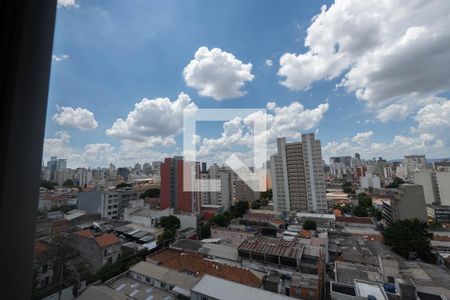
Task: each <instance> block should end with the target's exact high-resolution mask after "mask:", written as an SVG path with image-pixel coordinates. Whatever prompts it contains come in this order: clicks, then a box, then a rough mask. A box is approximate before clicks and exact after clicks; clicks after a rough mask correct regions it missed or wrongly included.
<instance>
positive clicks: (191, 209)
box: [160, 156, 201, 213]
mask: <svg viewBox="0 0 450 300" xmlns="http://www.w3.org/2000/svg"><path fill="white" fill-rule="evenodd" d="M184 168H191V170H193V173H194V174H191V175H194V176H195V177H196V178H184V175H185V174H184ZM192 179H200V164H199V163H195V162H185V161H183V158H182V157H180V156H175V157H174V158H166V159H165V160H164V163H163V164H162V165H161V194H160V199H161V205H160V206H161V209H166V208H169V207H170V208H173V209H175V210H176V211H182V212H187V213H197V212H200V197H201V194H200V192H193V191H185V190H184V183H183V180H192Z"/></svg>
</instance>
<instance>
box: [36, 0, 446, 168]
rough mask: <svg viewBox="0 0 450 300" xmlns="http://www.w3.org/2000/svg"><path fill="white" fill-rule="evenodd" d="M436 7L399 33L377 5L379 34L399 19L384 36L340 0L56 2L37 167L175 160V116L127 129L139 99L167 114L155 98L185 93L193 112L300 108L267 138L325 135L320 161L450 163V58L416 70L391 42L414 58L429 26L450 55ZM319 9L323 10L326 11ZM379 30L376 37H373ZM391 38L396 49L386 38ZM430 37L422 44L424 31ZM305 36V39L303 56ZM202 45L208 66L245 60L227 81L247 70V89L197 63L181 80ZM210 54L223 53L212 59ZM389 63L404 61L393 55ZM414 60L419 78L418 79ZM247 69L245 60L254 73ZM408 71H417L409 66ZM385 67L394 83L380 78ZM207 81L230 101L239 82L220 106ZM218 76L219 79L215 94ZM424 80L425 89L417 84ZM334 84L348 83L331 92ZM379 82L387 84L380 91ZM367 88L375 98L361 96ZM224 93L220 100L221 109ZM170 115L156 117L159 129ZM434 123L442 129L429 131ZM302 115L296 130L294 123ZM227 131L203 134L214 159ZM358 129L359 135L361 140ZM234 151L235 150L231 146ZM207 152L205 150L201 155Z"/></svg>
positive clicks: (282, 115)
mask: <svg viewBox="0 0 450 300" xmlns="http://www.w3.org/2000/svg"><path fill="white" fill-rule="evenodd" d="M338 2H339V1H338ZM350 2H351V1H350ZM368 2H373V1H368ZM394 2H396V1H394ZM399 2H401V1H399ZM435 2H436V3H435V5H442V7H441V8H442V9H441V10H442V11H443V12H442V13H441V14H442V15H437V16H436V17H435V21H433V22H431V21H427V20H422V19H421V18H418V20H417V21H416V22H417V24H414V23H413V24H411V23H410V22H411V21H406V19H409V18H411V17H414V16H415V15H416V14H418V13H419V11H417V10H416V9H415V8H414V7H406V8H405V7H404V5H403V6H402V9H404V10H405V14H406V16H407V17H408V18H406V17H405V21H402V22H400V23H395V24H394V21H393V20H392V16H391V15H390V13H389V11H390V10H391V9H392V7H380V5H378V4H374V8H373V13H374V14H376V13H378V16H380V15H381V17H384V18H385V20H384V21H385V24H388V25H389V24H391V23H390V22H392V28H393V29H390V30H391V32H389V33H386V34H385V33H384V32H381V31H380V32H379V26H378V24H376V23H374V24H372V25H373V26H372V27H371V26H370V24H371V23H370V20H371V19H370V16H369V17H367V16H365V18H366V20H367V19H368V21H367V23H366V22H363V23H361V19H360V18H361V16H360V15H358V12H361V11H367V7H358V5H353V6H351V5H350V6H349V5H345V4H343V3H342V1H341V2H340V3H336V4H334V1H268V0H264V1H261V0H253V1H206V0H205V1H180V0H178V1H83V0H79V1H73V0H60V1H59V6H58V11H57V22H56V31H55V38H54V47H53V53H54V57H53V58H54V59H53V62H52V73H51V80H50V93H49V102H48V112H47V126H46V141H45V144H44V145H45V147H44V158H43V159H44V160H47V159H48V157H49V156H50V155H57V156H59V157H65V158H68V160H69V165H70V166H71V167H76V166H78V165H80V166H81V165H84V166H87V165H90V166H106V165H107V164H109V162H113V163H115V164H116V165H132V164H134V163H135V162H141V163H143V162H146V161H152V160H157V159H160V158H161V157H164V156H166V155H170V154H173V153H178V152H180V151H181V145H182V134H181V130H182V129H180V128H178V129H177V127H176V126H174V129H173V130H172V131H171V132H165V131H166V130H161V131H162V132H161V133H160V132H159V131H158V128H162V127H164V126H165V124H167V123H172V122H173V121H174V120H173V118H166V119H165V120H157V119H158V118H157V116H152V115H151V114H147V115H145V116H143V115H140V114H138V113H139V111H137V112H136V113H137V116H138V117H141V118H142V120H137V119H135V120H134V121H136V122H137V123H135V124H134V123H133V120H126V119H127V115H128V113H130V112H131V111H133V110H136V109H135V104H136V103H140V102H141V100H142V99H143V98H147V99H149V101H150V102H149V103H147V104H148V105H159V104H161V102H151V101H153V100H154V99H157V98H168V99H169V101H170V102H168V103H169V104H170V103H173V102H175V101H176V100H177V98H179V96H178V95H179V94H180V93H185V94H186V95H188V96H187V97H188V98H189V100H186V101H188V102H187V103H190V104H192V105H194V106H195V107H196V108H266V106H267V103H270V102H274V103H275V105H276V107H277V108H283V107H287V106H289V105H291V104H292V103H293V102H295V103H299V104H301V105H302V108H301V109H299V110H298V113H297V114H296V113H295V112H296V111H295V110H294V109H292V110H289V109H288V108H287V109H286V110H287V111H288V112H283V111H282V110H279V111H278V112H277V111H272V115H273V116H274V117H276V116H278V117H279V119H280V120H282V121H280V122H277V121H274V123H270V125H271V126H274V127H277V126H278V127H279V128H278V127H277V128H275V129H274V130H273V134H274V135H280V134H283V133H284V132H283V131H282V130H283V128H286V124H285V123H283V122H286V120H285V119H287V118H292V120H293V121H292V124H291V126H287V129H286V130H287V131H286V136H287V137H288V138H290V139H296V138H298V134H299V133H301V132H314V131H315V132H317V137H318V138H319V139H320V140H321V141H322V146H323V147H324V156H325V157H329V156H331V155H343V154H347V155H350V154H352V153H353V152H355V151H359V152H362V153H363V154H365V155H366V157H368V158H369V157H372V156H384V157H387V158H398V157H401V156H402V155H404V154H411V153H410V152H420V153H424V154H426V155H427V156H428V157H442V156H448V153H449V152H448V149H449V148H448V143H447V136H446V134H445V131H442V132H441V133H437V132H438V131H441V129H442V128H443V127H444V128H445V126H450V125H449V124H448V122H446V120H445V118H446V117H447V113H449V114H450V106H449V105H448V99H447V98H448V90H449V89H450V83H449V82H448V80H443V79H440V78H442V76H443V75H448V72H449V71H446V70H445V69H442V70H441V69H440V68H436V66H439V65H441V64H443V63H445V62H447V60H448V59H449V58H450V55H449V51H443V55H444V56H442V53H441V57H442V59H443V61H440V62H436V61H435V60H431V59H430V60H429V61H428V65H427V67H425V70H424V64H426V63H427V61H424V62H420V61H419V62H418V60H417V58H415V57H414V51H411V53H412V54H411V55H410V56H411V57H408V55H402V52H401V51H402V49H400V46H399V45H398V44H396V43H397V42H396V41H397V40H399V39H402V38H404V39H405V40H406V41H411V38H410V39H408V37H410V36H413V37H414V38H413V39H412V40H413V42H417V43H418V44H417V45H413V46H414V49H420V47H421V45H424V44H425V42H426V41H421V40H420V38H422V35H421V34H422V32H421V31H420V30H417V31H414V32H413V33H414V34H413V33H411V32H412V31H413V30H412V29H411V28H413V29H414V28H425V29H429V30H434V32H437V34H438V36H437V40H433V41H432V42H431V43H430V42H428V44H431V45H429V46H427V47H429V49H424V50H423V51H430V52H431V50H432V49H433V48H432V47H433V46H435V47H438V46H441V47H442V43H444V45H443V46H444V47H446V46H447V45H446V44H445V41H443V40H444V39H445V38H447V36H446V35H448V33H445V32H442V33H441V32H440V31H436V28H438V27H439V25H442V24H438V23H439V20H441V22H445V21H443V20H445V18H446V17H448V15H449V10H448V5H446V4H445V2H442V1H435ZM373 3H376V1H375V2H373ZM333 4H334V5H333ZM369 4H370V3H369ZM323 5H326V8H322V12H321V7H322V6H323ZM332 5H333V6H332ZM364 5H368V4H364ZM398 5H401V3H399V4H398ZM360 6H361V5H360ZM430 6H431V4H430ZM358 9H359V11H358ZM430 9H434V8H433V7H430ZM346 10H348V11H347V12H350V20H347V21H346V22H342V20H341V21H340V19H339V18H342V16H343V15H344V13H345V12H346ZM352 13H353V14H354V15H353V17H352ZM369 13H370V11H369ZM318 15H320V16H319V17H318V18H315V19H313V18H314V17H315V16H318ZM352 18H353V19H352ZM319 21H320V22H319ZM378 22H379V21H378ZM395 22H399V21H395ZM344 23H345V24H344ZM346 23H348V24H346ZM343 24H344V25H346V26H348V27H345V26H344V25H343ZM361 24H362V25H361ZM394 25H395V26H394ZM327 26H328V28H327ZM341 27H342V28H341ZM394 27H395V28H394ZM308 28H310V31H308V32H307V29H308ZM408 29H410V30H408ZM352 31H354V32H352ZM368 33H369V34H368ZM372 33H373V36H374V38H373V39H371V38H370V37H371V36H372ZM439 34H441V36H439ZM325 36H328V37H325ZM391 36H396V39H392V40H390V38H391ZM423 36H424V38H425V36H426V34H425V33H423ZM305 39H306V40H309V42H307V43H309V44H308V45H307V46H305ZM349 40H350V42H349ZM330 43H331V44H330ZM330 45H331V46H333V45H334V48H335V49H334V51H336V49H337V50H338V51H336V53H334V52H333V51H331V50H330V51H331V52H329V53H328V52H327V51H328V50H324V49H327V46H328V48H330V49H331V48H332V47H331V46H330ZM201 47H206V48H207V49H206V51H207V52H206V54H207V55H210V56H211V57H214V55H218V56H221V55H222V56H221V57H225V56H223V55H225V54H226V55H228V54H229V55H232V56H234V58H233V57H230V56H227V58H225V59H229V60H230V62H234V63H236V64H237V65H236V68H235V69H231V70H230V72H234V71H236V72H241V73H239V74H241V75H242V72H243V70H244V68H245V66H247V75H246V76H247V79H242V78H244V77H245V76H244V75H242V76H244V77H242V78H241V77H239V76H241V75H236V74H238V73H233V74H234V75H230V74H228V73H226V72H225V71H224V74H223V76H224V78H225V79H221V78H218V76H219V75H217V74H216V75H210V74H207V72H208V70H211V69H206V70H205V69H199V68H195V67H194V65H191V66H192V68H191V69H190V70H191V74H190V75H186V74H184V73H183V70H185V68H187V66H188V65H189V64H190V62H191V60H194V55H195V54H196V52H197V51H199V49H200V48H201ZM389 47H390V48H389ZM213 48H218V49H220V50H218V51H219V52H214V53H215V54H213V51H212V49H213ZM386 49H387V50H386ZM447 50H448V49H447ZM383 51H384V52H383ZM395 51H397V52H398V53H395ZM289 53H291V54H292V55H291V56H290V57H288V56H289V55H288V54H289ZM392 53H394V54H396V55H397V56H396V57H395V56H393V57H391V56H392V55H391V54H392ZM389 55H391V56H389ZM417 55H420V53H417ZM282 57H284V58H286V59H285V61H284V62H281V61H280V58H282ZM422 57H423V56H422ZM390 59H395V60H394V63H393V64H390V65H386V64H385V63H384V62H386V61H389V60H390ZM402 59H405V60H407V59H409V60H410V62H411V64H412V65H411V68H409V69H407V70H404V72H403V73H402V72H400V71H398V72H397V70H398V69H394V68H391V69H390V66H393V65H395V63H397V62H398V63H400V60H402ZM267 60H270V61H271V62H272V63H271V65H269V64H270V63H268V62H267ZM449 61H450V60H449ZM377 62H378V65H376V63H377ZM415 63H417V66H416V68H417V69H414V64H415ZM248 64H251V69H250V71H248ZM370 64H375V65H370ZM433 64H435V65H433ZM367 65H370V66H369V67H370V68H369V67H367ZM403 65H408V66H409V65H410V64H408V61H406V64H405V62H403V63H402V66H403ZM218 67H219V68H220V63H219V65H218ZM428 68H429V72H428ZM374 69H376V70H379V74H373V73H374V71H373V70H374ZM384 70H385V71H386V72H387V73H386V74H388V75H387V76H384V75H383V71H384ZM419 71H420V72H423V73H424V74H423V75H421V76H422V77H423V78H413V79H414V80H413V79H411V82H407V83H405V80H404V78H405V76H406V77H408V76H410V75H409V74H415V73H414V72H419ZM446 72H447V73H446ZM396 73H398V74H396ZM436 73H437V74H436ZM382 75H383V78H385V77H386V78H387V79H386V80H388V79H389V76H392V78H390V79H389V82H387V83H386V82H382V81H380V80H378V79H376V78H378V77H381V76H382ZM187 76H189V78H187ZM229 76H231V77H233V76H234V77H233V78H234V79H233V78H231V77H229ZM236 76H237V77H236ZM412 77H414V76H413V75H411V78H412ZM416 77H417V76H416ZM419 77H420V76H419ZM447 77H449V76H447ZM230 78H231V79H230ZM374 78H375V79H374ZM397 79H401V80H399V81H398V84H397V85H395V86H392V87H391V86H389V84H391V83H392V85H393V82H396V80H397ZM205 80H206V81H208V82H207V83H205V84H208V86H209V87H212V88H213V89H215V91H218V90H219V87H218V86H219V85H220V86H222V87H225V90H227V91H228V90H232V87H230V89H228V88H227V87H226V85H227V84H232V83H238V84H239V83H240V84H241V85H240V88H239V89H238V90H237V91H235V93H234V95H231V96H230V93H228V94H226V95H223V96H220V93H222V94H223V91H222V92H216V94H214V92H212V93H210V95H209V96H208V95H204V94H205V93H206V94H208V92H204V93H203V95H201V94H202V92H201V87H200V86H202V84H204V83H203V82H202V81H205ZM214 80H216V81H219V82H218V83H217V84H216V82H215V81H214ZM233 80H234V81H233ZM240 80H241V81H240ZM420 80H421V82H425V83H426V84H425V83H424V84H423V86H422V85H421V84H417V81H420ZM189 81H191V83H190V84H189ZM344 81H345V83H344ZM406 81H408V80H406ZM433 81H434V82H433ZM283 82H284V83H283ZM430 82H431V83H430ZM338 84H341V86H340V87H336V85H338ZM382 84H385V85H386V87H385V86H384V85H383V86H382V87H380V85H382ZM361 89H362V90H365V91H366V92H367V93H365V94H364V95H361V94H358V93H359V92H358V91H361ZM236 93H240V94H239V95H236ZM211 95H212V96H211ZM217 95H219V96H217ZM372 95H375V96H372ZM221 97H224V98H223V99H220V100H218V99H217V98H221ZM215 98H216V99H215ZM168 103H166V104H168ZM180 103H181V102H180ZM325 104H326V105H327V107H326V108H324V107H323V106H321V108H320V109H319V110H320V112H317V111H314V110H315V109H318V107H319V105H325ZM142 107H144V105H143V106H142ZM77 108H79V109H78V110H77ZM310 111H312V112H311V113H309V112H310ZM289 112H293V113H292V114H290V113H289ZM301 112H304V114H300V113H301ZM269 113H270V112H269ZM436 113H437V114H436ZM164 116H165V115H163V114H161V119H164V118H163V117H164ZM176 116H178V115H174V118H175V117H176ZM436 116H437V117H438V119H439V118H441V119H442V120H441V122H440V123H439V122H437V124H436V122H434V123H433V122H431V123H433V124H430V120H434V119H435V117H436ZM138 117H136V118H138ZM298 118H301V119H302V120H297V121H296V119H298ZM309 118H311V119H309ZM117 119H123V120H125V121H126V122H128V121H130V122H131V123H133V124H132V125H133V128H131V125H130V124H131V123H127V124H128V128H127V129H126V133H125V132H124V131H123V130H122V129H123V128H122V129H120V130H122V131H120V130H119V131H120V132H119V131H118V127H117V128H116V127H114V128H113V124H114V123H115V122H116V120H117ZM283 120H284V121H283ZM83 122H84V124H83ZM86 122H87V123H86ZM288 123H289V122H288ZM277 124H278V125H277ZM283 124H284V125H283ZM135 125H136V126H135ZM138 125H139V126H141V127H139V126H138ZM223 125H224V124H223V123H217V124H203V125H200V126H199V127H200V128H199V134H200V135H201V138H209V139H211V140H214V139H216V141H215V143H214V145H215V146H216V148H211V149H209V148H208V147H207V146H205V147H206V148H205V149H204V153H205V159H207V160H210V161H214V160H220V159H221V158H220V157H219V156H217V155H216V154H211V153H209V152H208V151H214V149H215V151H217V149H218V148H217V147H219V145H223V144H224V143H225V144H227V147H226V149H224V151H223V152H227V151H231V150H233V149H234V148H232V147H231V148H230V147H228V146H229V145H228V144H229V142H230V140H228V139H227V138H228V137H229V136H228V135H227V134H225V137H224V138H223V140H222V141H217V139H219V138H220V136H221V134H222V132H223V131H224V130H223V128H222V126H223ZM142 126H143V127H146V128H144V129H143V130H144V132H145V133H142V132H138V133H137V130H140V129H139V128H141V129H142ZM240 126H242V127H245V125H243V124H240ZM436 128H438V130H437V129H436ZM108 129H109V130H110V132H109V134H107V132H106V131H107V130H108ZM111 129H114V130H113V131H114V132H112V131H111ZM359 133H361V135H359V136H358V137H356V136H357V135H358V134H359ZM144 135H147V136H144ZM230 144H232V142H230ZM239 144H240V142H236V145H235V147H238V146H239ZM411 145H414V147H412V146H411ZM201 146H202V143H201V142H200V144H199V145H198V147H199V148H200V147H201ZM240 146H242V145H240ZM269 149H270V150H273V148H270V147H269ZM269 154H270V153H269Z"/></svg>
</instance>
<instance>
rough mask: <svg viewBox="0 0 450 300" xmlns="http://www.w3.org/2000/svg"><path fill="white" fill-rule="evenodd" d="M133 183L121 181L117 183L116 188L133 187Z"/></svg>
mask: <svg viewBox="0 0 450 300" xmlns="http://www.w3.org/2000/svg"><path fill="white" fill-rule="evenodd" d="M132 186H133V185H132V184H131V183H126V182H121V183H119V184H118V185H116V189H119V188H124V187H132Z"/></svg>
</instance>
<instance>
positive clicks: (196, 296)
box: [191, 275, 294, 300]
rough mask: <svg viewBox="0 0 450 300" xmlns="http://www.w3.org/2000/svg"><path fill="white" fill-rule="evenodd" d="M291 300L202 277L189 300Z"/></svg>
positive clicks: (221, 279) (205, 276) (224, 281)
mask: <svg viewBox="0 0 450 300" xmlns="http://www.w3.org/2000/svg"><path fill="white" fill-rule="evenodd" d="M215 299H221V300H289V299H290V300H293V299H294V298H291V297H288V296H284V295H281V294H276V293H273V292H269V291H266V290H263V289H258V288H255V287H250V286H247V285H243V284H239V283H236V282H233V281H230V280H226V279H223V278H218V277H214V276H210V275H204V276H203V277H202V279H201V280H200V281H199V282H198V284H197V285H196V286H194V288H193V289H192V291H191V300H215Z"/></svg>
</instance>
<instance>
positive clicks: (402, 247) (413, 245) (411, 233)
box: [383, 219, 434, 262]
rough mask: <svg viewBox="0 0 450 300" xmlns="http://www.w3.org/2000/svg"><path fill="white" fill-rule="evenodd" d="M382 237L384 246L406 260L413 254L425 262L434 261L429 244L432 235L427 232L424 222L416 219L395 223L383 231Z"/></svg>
mask: <svg viewBox="0 0 450 300" xmlns="http://www.w3.org/2000/svg"><path fill="white" fill-rule="evenodd" d="M383 237H384V243H385V244H386V245H388V246H391V247H392V250H393V251H394V252H396V253H398V254H399V255H401V256H402V257H404V258H406V259H409V258H410V253H411V252H415V253H417V256H418V257H419V258H420V259H422V260H424V261H426V262H433V261H434V256H433V254H432V253H431V244H430V241H431V238H432V237H433V234H432V233H430V232H429V231H428V225H427V223H426V222H423V221H420V220H418V219H413V220H409V219H406V220H399V221H395V222H394V223H392V224H391V225H389V226H388V227H387V228H386V229H385V230H384V231H383Z"/></svg>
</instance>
